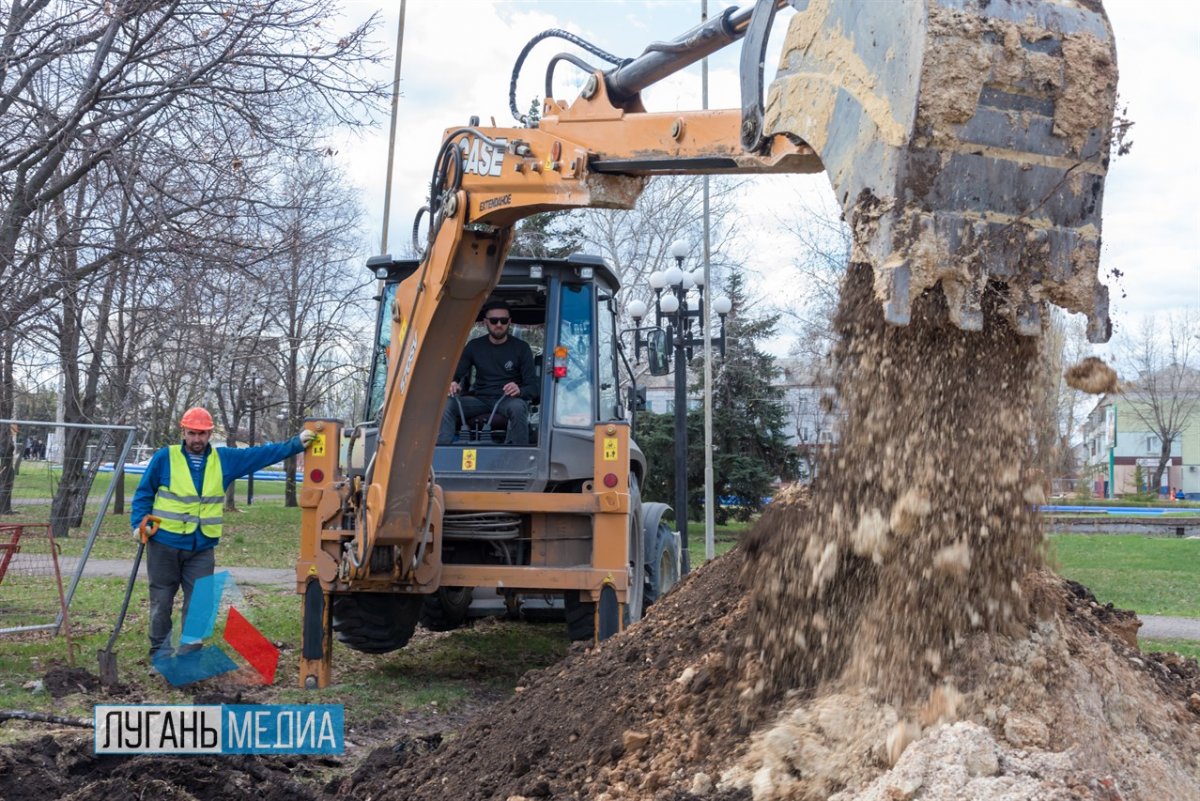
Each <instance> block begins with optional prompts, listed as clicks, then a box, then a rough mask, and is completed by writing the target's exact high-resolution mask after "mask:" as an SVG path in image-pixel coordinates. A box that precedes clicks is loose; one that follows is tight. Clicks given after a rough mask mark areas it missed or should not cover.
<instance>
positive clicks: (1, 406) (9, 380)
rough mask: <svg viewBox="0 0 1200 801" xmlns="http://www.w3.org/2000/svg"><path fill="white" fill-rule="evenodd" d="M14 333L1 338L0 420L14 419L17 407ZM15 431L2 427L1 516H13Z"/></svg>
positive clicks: (7, 333) (0, 459) (0, 463)
mask: <svg viewBox="0 0 1200 801" xmlns="http://www.w3.org/2000/svg"><path fill="white" fill-rule="evenodd" d="M14 385H15V381H14V379H13V332H12V329H11V328H10V329H8V330H7V331H5V332H4V334H3V335H2V336H0V419H2V418H8V419H12V417H13V409H14V406H15V402H14V395H15V393H14V392H13V388H14ZM13 445H14V437H13V431H12V429H11V428H10V427H9V426H6V425H3V426H0V514H3V515H11V514H13V507H12V493H13V480H14V479H15V478H16V475H17V471H16V466H15V465H14V464H13V451H14V450H16V449H15V448H14V447H13Z"/></svg>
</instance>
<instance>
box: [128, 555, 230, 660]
mask: <svg viewBox="0 0 1200 801" xmlns="http://www.w3.org/2000/svg"><path fill="white" fill-rule="evenodd" d="M216 556H217V554H216V548H209V549H208V550H206V551H181V550H180V549H178V548H172V547H171V546H169V545H160V544H159V543H157V542H155V541H154V540H153V539H151V540H150V541H149V542H147V543H146V575H147V576H148V577H149V579H150V656H151V657H153V656H154V654H156V653H157V652H158V651H159V649H160V648H168V649H169V648H170V647H171V643H170V640H171V607H172V606H174V605H175V593H177V592H179V588H180V587H181V586H182V587H183V617H182V618H181V619H182V620H187V612H188V602H189V601H191V600H192V588H193V587H195V586H196V582H197V581H199V580H200V579H202V578H203V577H205V576H211V575H212V574H213V568H214V567H216V564H217V559H216Z"/></svg>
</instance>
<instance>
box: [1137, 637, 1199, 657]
mask: <svg viewBox="0 0 1200 801" xmlns="http://www.w3.org/2000/svg"><path fill="white" fill-rule="evenodd" d="M1138 644H1139V645H1140V646H1141V647H1142V650H1143V651H1144V652H1146V653H1171V652H1174V653H1177V654H1183V655H1184V656H1190V657H1191V658H1192V659H1200V642H1192V641H1191V640H1139V641H1138Z"/></svg>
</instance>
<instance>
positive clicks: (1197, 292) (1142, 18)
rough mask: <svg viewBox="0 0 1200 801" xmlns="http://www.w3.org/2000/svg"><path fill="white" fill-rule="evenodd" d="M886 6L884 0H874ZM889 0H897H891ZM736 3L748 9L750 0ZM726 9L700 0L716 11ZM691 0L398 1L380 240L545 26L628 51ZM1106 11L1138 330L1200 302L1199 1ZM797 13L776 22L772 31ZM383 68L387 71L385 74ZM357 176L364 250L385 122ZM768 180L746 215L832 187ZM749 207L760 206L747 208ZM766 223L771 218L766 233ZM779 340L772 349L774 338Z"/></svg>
mask: <svg viewBox="0 0 1200 801" xmlns="http://www.w3.org/2000/svg"><path fill="white" fill-rule="evenodd" d="M875 1H877V2H884V1H885V0H875ZM886 1H889V2H890V1H891V0H886ZM748 2H749V0H745V2H744V3H742V5H746V4H748ZM729 4H730V3H726V2H722V1H721V0H710V1H709V3H708V5H709V13H710V16H715V15H716V14H717V13H718V12H719V11H720V10H721V9H723V8H724V7H725V6H726V5H729ZM700 7H701V3H700V0H657V1H652V2H634V1H633V0H459V2H455V3H449V2H443V0H408V3H407V11H406V18H405V38H404V49H403V59H402V64H401V75H402V79H401V93H402V96H401V98H400V103H399V128H398V133H397V150H396V173H395V178H394V188H393V192H392V215H391V218H392V219H391V224H390V228H391V231H390V234H389V239H390V241H389V243H388V245H389V246H388V249H389V250H390V251H391V252H393V253H400V252H402V251H403V249H404V243H406V242H407V241H408V240H409V238H410V230H411V220H412V216H413V214H414V213H415V211H416V209H417V208H419V207H420V206H421V205H422V203H423V202H424V193H425V187H426V183H427V182H428V180H429V174H430V172H431V168H432V159H433V157H434V154H435V152H436V150H437V147H438V145H439V143H440V141H441V135H442V132H443V130H444V129H446V128H447V127H450V126H451V125H459V124H464V123H466V122H467V119H468V118H469V117H470V116H472V115H478V116H479V117H480V118H481V119H482V120H484V121H485V123H487V122H489V121H490V119H491V118H495V121H496V123H497V124H499V125H502V126H506V125H513V124H515V123H514V122H513V121H512V116H511V114H510V113H509V110H508V88H509V78H510V74H511V70H512V65H513V63H514V61H515V59H516V57H517V54H518V53H519V51H520V49H521V47H522V46H524V44H525V43H526V42H527V41H528V40H529V39H530V38H531V37H533V36H534V35H535V34H537V33H539V32H541V31H543V30H545V29H547V28H563V29H566V30H568V31H571V32H572V33H576V34H579V35H581V36H583V37H585V38H586V39H588V40H589V41H591V42H593V43H595V44H596V45H598V46H600V47H601V48H603V49H605V50H608V51H609V52H612V53H614V54H617V55H620V56H633V55H637V54H638V53H640V52H641V51H642V49H643V48H644V47H645V45H646V44H647V43H649V42H651V41H655V40H668V39H672V38H674V37H676V36H677V35H679V34H680V33H682V32H683V31H685V30H687V29H688V28H690V27H691V26H693V25H695V24H696V23H697V22H698V21H699V15H700ZM1105 7H1106V8H1107V10H1108V14H1109V18H1110V20H1111V22H1112V27H1113V31H1114V33H1115V36H1116V41H1117V56H1118V63H1119V67H1120V72H1121V78H1120V94H1121V99H1122V102H1123V103H1124V104H1127V106H1128V116H1129V117H1130V118H1131V119H1132V120H1133V121H1134V123H1135V126H1134V128H1133V132H1132V139H1133V149H1132V151H1131V152H1130V153H1129V154H1128V155H1126V156H1122V157H1120V158H1118V159H1116V160H1115V162H1114V163H1113V165H1112V168H1111V170H1110V173H1109V177H1108V181H1107V184H1106V189H1105V198H1104V231H1103V242H1104V247H1103V251H1102V257H1101V273H1102V275H1105V276H1108V275H1110V274H1111V273H1112V271H1113V270H1119V271H1120V272H1121V273H1122V274H1123V277H1122V278H1120V279H1117V280H1115V281H1114V280H1112V279H1106V280H1107V282H1108V283H1109V284H1110V286H1111V290H1110V291H1111V294H1112V316H1113V320H1114V324H1115V325H1116V327H1117V330H1118V332H1120V331H1121V330H1129V329H1131V328H1133V327H1136V326H1137V325H1138V324H1139V323H1140V321H1141V320H1142V319H1143V317H1145V316H1147V315H1151V316H1154V317H1159V316H1161V315H1162V314H1163V313H1165V312H1168V311H1170V310H1173V309H1178V308H1180V307H1183V306H1191V307H1193V308H1195V307H1200V203H1197V201H1196V199H1195V197H1194V194H1195V193H1196V191H1197V187H1198V186H1200V149H1198V148H1197V147H1196V145H1195V144H1194V137H1195V135H1196V131H1197V130H1200V89H1197V87H1196V84H1195V80H1196V78H1197V76H1200V4H1197V3H1194V2H1192V0H1107V2H1106V3H1105ZM346 8H347V17H348V19H350V20H360V19H364V18H366V17H367V16H369V15H370V14H372V13H376V12H378V13H379V15H380V19H381V25H380V27H379V30H378V31H377V34H376V35H377V37H378V39H379V40H380V44H381V46H382V47H386V48H387V49H389V50H390V49H391V48H392V46H393V45H394V42H395V36H396V25H397V20H398V9H399V2H398V0H390V2H389V1H386V0H347V2H346ZM791 13H792V12H791V11H790V10H789V11H785V12H783V13H782V14H781V16H780V18H779V19H777V21H776V25H775V29H776V32H777V34H780V33H781V32H782V31H783V30H784V29H785V28H786V23H787V18H788V17H789V16H790V15H791ZM780 38H781V36H780V35H776V36H775V37H773V43H772V47H771V49H769V51H768V58H767V69H768V77H769V76H770V75H772V74H773V70H774V65H775V62H776V60H777V54H778V52H779V40H780ZM568 49H571V48H570V47H569V46H567V45H566V44H565V43H563V42H561V41H554V40H552V41H549V42H543V43H542V44H540V45H539V46H538V47H537V48H536V49H535V50H534V55H533V56H531V58H530V60H529V61H528V62H527V64H526V66H525V68H524V70H523V72H522V80H521V82H520V83H519V85H518V97H519V103H518V105H519V107H520V108H521V109H522V110H525V109H526V108H527V107H528V105H529V101H530V99H531V98H532V97H534V96H535V95H540V94H541V93H542V80H543V78H542V76H543V74H544V64H545V61H546V59H548V58H549V57H550V56H552V55H554V54H555V53H557V52H560V51H562V50H568ZM736 59H737V47H736V46H734V47H730V48H727V49H726V51H724V52H723V53H722V54H719V55H718V56H716V57H714V58H713V59H711V60H710V107H712V108H723V107H724V108H732V107H736V106H737V105H739V103H738V97H737V62H736ZM558 74H559V75H560V76H562V77H561V78H560V79H559V84H560V85H558V86H556V87H555V94H556V95H557V96H559V97H560V98H567V99H569V98H573V97H574V96H575V95H576V94H577V91H578V87H577V85H572V83H571V81H572V80H574V77H575V75H576V71H575V70H573V69H571V68H569V67H564V66H560V68H559V71H558ZM389 75H390V69H389ZM644 97H645V101H646V105H647V107H648V108H649V109H650V110H652V111H671V110H676V109H693V108H699V107H700V69H699V66H698V65H697V66H695V67H693V68H691V69H689V70H687V71H685V72H682V73H680V74H679V75H677V76H674V77H673V78H671V79H669V80H667V81H665V82H663V83H662V84H660V85H658V86H656V87H653V88H652V89H651V90H648V91H647V92H646V93H645V96H644ZM338 146H339V151H340V152H341V154H342V155H343V156H344V157H345V164H346V168H347V170H348V172H349V174H350V177H351V179H352V180H353V181H354V182H355V183H356V184H357V185H358V186H359V187H361V189H362V191H363V203H364V206H365V207H366V208H367V210H368V220H369V223H370V230H371V231H372V234H371V239H370V243H371V245H372V251H373V252H374V251H376V250H378V249H379V246H380V244H381V242H380V231H381V227H382V207H383V194H384V174H385V167H386V159H387V128H386V121H385V124H383V125H381V126H380V128H379V129H378V130H377V131H376V132H374V133H372V134H370V135H367V136H364V137H359V138H356V139H354V140H349V141H343V142H340V143H338ZM759 180H763V181H764V183H763V184H758V185H756V186H758V187H759V190H758V191H757V192H753V191H752V192H748V193H747V196H748V197H752V196H754V195H756V194H757V195H758V196H759V198H758V200H757V201H754V200H752V201H750V203H749V205H748V207H747V211H748V214H750V215H751V216H752V217H755V218H757V219H760V220H761V219H762V218H763V217H764V215H763V214H762V212H761V208H762V206H761V199H762V196H767V195H769V196H772V197H778V196H779V193H781V192H788V193H790V192H792V191H801V192H803V193H811V194H815V195H827V196H830V197H831V196H832V193H831V192H830V190H828V188H827V186H828V185H827V183H826V182H825V179H824V178H823V177H822V176H804V177H800V176H797V177H788V179H787V181H788V184H787V185H785V186H780V185H779V183H778V179H771V180H770V181H767V180H766V179H759ZM756 202H757V203H758V204H759V205H757V206H756V205H755V203H756ZM764 229H765V230H766V231H769V230H770V228H769V224H768V225H766V226H762V227H761V228H760V230H764ZM762 237H763V239H764V241H763V242H759V243H754V242H752V243H750V244H749V247H750V248H751V250H752V251H753V252H763V253H771V254H774V255H773V256H772V257H771V258H764V260H763V263H762V265H761V266H760V269H759V271H758V275H759V277H760V278H759V279H758V280H759V281H760V282H761V283H760V284H759V285H758V289H759V291H760V292H761V293H762V294H766V295H774V294H777V293H776V292H775V291H774V287H775V286H778V285H779V284H780V283H786V281H787V279H788V278H789V277H790V276H788V269H789V265H788V261H787V258H786V254H780V253H779V249H778V248H777V247H773V246H771V245H770V244H769V243H768V242H767V241H765V240H766V234H762ZM784 347H785V345H784V344H783V343H781V344H780V345H779V349H782V348H784Z"/></svg>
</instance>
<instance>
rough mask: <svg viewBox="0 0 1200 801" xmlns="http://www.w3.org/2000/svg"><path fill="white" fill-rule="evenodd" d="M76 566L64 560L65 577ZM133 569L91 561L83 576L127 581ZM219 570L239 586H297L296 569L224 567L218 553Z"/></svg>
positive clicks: (129, 563) (142, 576) (141, 573)
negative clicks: (231, 577) (228, 573)
mask: <svg viewBox="0 0 1200 801" xmlns="http://www.w3.org/2000/svg"><path fill="white" fill-rule="evenodd" d="M75 564H76V560H75V559H74V558H66V559H63V560H62V571H63V575H64V576H72V575H74V574H75ZM132 567H133V560H132V559H129V560H125V559H89V560H88V562H87V564H86V565H85V566H84V568H83V575H84V576H107V577H110V578H123V579H127V578H129V571H130V569H131V568H132ZM217 570H228V571H229V572H230V573H231V574H232V575H233V580H234V581H236V582H238V583H239V584H265V585H268V586H272V587H286V588H287V589H294V588H295V586H296V570H295V568H286V569H280V568H271V567H222V566H221V558H220V552H218V553H217ZM138 580H139V581H146V561H145V560H144V559H143V560H142V566H141V569H140V570H138Z"/></svg>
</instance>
